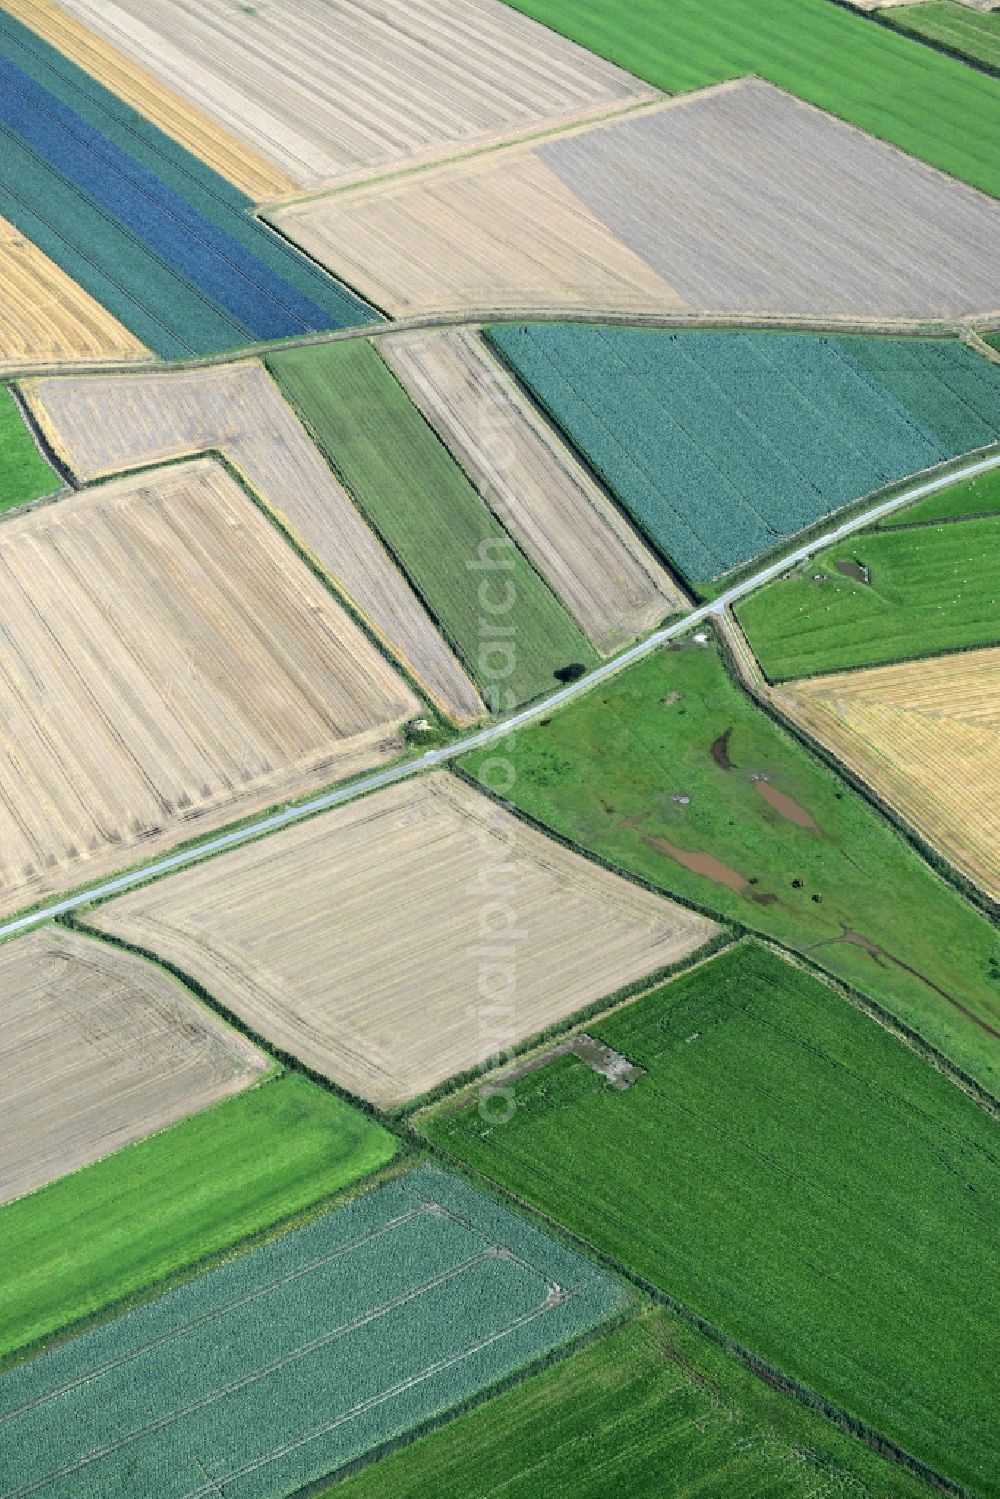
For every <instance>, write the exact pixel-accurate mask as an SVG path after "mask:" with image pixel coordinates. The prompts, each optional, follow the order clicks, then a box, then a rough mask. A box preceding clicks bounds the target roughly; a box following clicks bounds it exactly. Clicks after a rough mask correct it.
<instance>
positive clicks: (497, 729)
mask: <svg viewBox="0 0 1000 1499" xmlns="http://www.w3.org/2000/svg"><path fill="white" fill-rule="evenodd" d="M994 468H1000V454H994V455H992V456H991V457H988V458H980V459H977V461H976V462H974V463H967V464H966V465H965V466H964V467H962V468H958V469H952V470H950V471H949V472H948V473H947V474H944V475H942V476H941V477H940V478H936V479H925V480H922V481H921V482H920V483H918V484H911V485H910V486H909V487H908V488H906V489H903V490H901V491H900V492H899V493H898V494H896V495H894V496H893V497H892V499H889V500H882V501H881V502H880V503H879V504H877V505H872V506H871V507H870V508H869V509H867V510H864V511H863V512H862V513H861V514H860V515H855V516H853V517H852V518H851V519H850V520H847V521H844V522H843V524H842V525H839V526H836V527H835V528H834V529H833V530H832V531H827V532H825V533H824V534H823V535H822V536H818V537H816V539H815V540H814V541H810V542H808V543H807V544H806V545H805V546H800V547H796V548H794V549H793V550H792V551H789V552H786V553H785V554H784V555H783V556H782V557H781V558H780V559H779V560H778V561H777V562H772V563H771V564H770V565H769V566H767V567H764V568H761V570H760V572H757V573H754V574H753V576H752V577H749V578H746V579H744V581H743V582H742V583H736V584H734V585H733V587H732V588H729V589H727V590H726V592H725V593H723V594H720V596H719V597H718V598H717V599H714V600H713V601H712V603H710V604H702V605H700V606H699V607H698V608H697V609H692V610H691V612H690V613H689V614H686V615H684V617H683V618H682V619H678V620H675V621H674V623H673V624H670V625H667V626H666V627H665V628H664V629H662V630H657V631H656V633H655V634H654V635H650V636H649V637H648V639H646V640H643V641H641V642H640V643H639V644H638V645H634V646H632V647H631V648H630V649H629V650H627V651H623V652H622V653H621V655H620V656H615V657H614V659H613V660H611V661H606V662H604V664H603V665H602V666H599V667H597V668H596V670H594V671H591V672H588V673H587V674H586V676H583V677H580V678H579V679H578V680H577V681H576V682H571V683H570V684H569V685H568V686H566V687H562V688H560V689H559V691H558V692H554V693H552V695H551V697H547V698H545V699H544V700H543V701H542V702H538V703H533V704H532V705H531V706H530V707H528V708H524V709H522V710H521V712H519V713H515V714H513V715H512V716H511V717H509V718H505V719H501V720H500V721H499V722H497V723H494V724H490V725H488V727H486V728H485V729H479V730H478V731H477V732H476V733H474V734H469V735H468V736H467V737H466V738H464V739H461V740H457V741H456V742H455V743H454V744H449V745H448V746H447V747H446V748H445V749H439V750H428V751H427V753H426V754H424V755H421V756H420V757H419V758H418V759H415V760H407V761H406V762H405V763H404V764H401V765H396V766H393V767H391V768H390V769H389V770H382V771H379V772H377V773H376V774H375V775H370V776H366V777H365V778H364V779H363V780H360V781H354V782H352V784H351V785H349V786H342V787H341V788H340V789H339V790H337V791H328V792H327V793H326V794H325V795H323V796H317V797H314V798H313V799H312V800H311V801H308V802H303V803H301V804H300V805H299V806H295V807H286V808H285V809H284V811H281V812H275V813H273V814H272V815H271V816H270V817H262V818H260V819H259V820H258V821H256V822H252V823H248V824H247V825H246V826H245V827H241V828H237V829H236V830H235V831H233V832H229V833H220V834H219V835H218V837H216V838H210V839H208V840H207V841H206V842H204V843H200V844H199V845H198V846H197V847H196V848H189V849H185V850H182V851H181V852H180V853H176V854H170V855H169V856H168V857H167V858H164V859H157V860H156V862H155V863H154V864H146V865H144V866H143V867H142V868H140V869H135V870H132V871H131V872H130V873H128V874H123V875H119V876H118V877H117V878H116V879H112V880H105V881H104V882H103V883H101V884H99V885H94V886H92V887H90V888H89V889H86V890H80V891H78V892H77V893H76V894H75V895H70V896H67V897H66V898H65V899H64V900H58V901H55V902H53V903H52V904H51V905H48V906H44V907H42V908H40V909H39V910H37V911H33V912H31V913H30V914H29V915H27V916H21V917H18V918H16V919H15V920H13V921H8V922H6V923H5V924H3V925H0V940H2V939H3V938H4V937H11V936H13V935H14V934H15V933H16V932H23V931H25V930H27V929H28V928H29V927H33V926H38V925H39V923H41V922H43V921H50V920H51V919H52V917H53V916H60V915H62V913H63V912H65V911H72V910H74V909H75V908H76V907H77V906H82V905H86V904H87V903H88V902H89V901H92V900H98V899H100V898H101V897H103V896H106V895H114V894H115V893H117V892H120V891H122V890H129V889H131V887H132V886H134V885H140V884H142V882H143V881H144V880H148V879H150V878H151V877H152V876H154V875H160V874H166V873H168V871H170V870H173V869H183V868H184V866H185V865H186V864H193V863H195V862H196V861H197V860H199V859H204V858H206V857H208V856H209V855H212V854H218V853H222V852H223V850H225V849H228V848H236V847H237V846H238V845H239V844H241V843H248V842H249V841H250V840H251V839H252V838H259V837H260V836H261V834H262V833H272V832H275V831H276V830H277V829H278V828H283V827H288V826H289V824H291V823H294V822H301V821H302V819H303V818H304V817H311V816H313V815H314V813H316V812H322V811H325V810H326V809H327V808H328V807H336V806H338V805H339V804H340V803H341V802H347V801H351V800H352V799H353V798H354V797H356V796H364V795H365V793H366V792H369V791H374V790H376V789H377V788H378V787H380V786H389V785H391V784H392V783H393V782H394V781H402V780H405V779H406V777H407V776H412V775H418V774H419V773H420V772H421V771H423V770H427V769H429V768H430V767H432V766H434V765H441V764H444V763H445V762H447V761H448V760H454V759H456V758H457V757H458V756H459V755H464V754H465V753H466V752H467V751H468V750H470V749H475V748H476V747H477V746H479V745H482V744H490V743H492V742H494V741H497V740H501V739H503V738H504V737H505V736H506V735H507V734H509V733H511V731H512V730H514V729H516V728H518V727H519V726H520V725H521V724H526V723H530V722H531V721H532V720H533V719H536V718H542V717H544V716H545V715H547V714H549V713H551V712H552V711H553V709H555V708H559V707H561V706H562V704H563V703H568V702H570V701H571V700H572V699H573V698H575V697H580V696H581V695H582V694H583V693H584V692H589V690H590V689H591V688H592V687H594V686H596V685H597V683H598V682H603V681H604V680H605V678H606V677H610V676H611V675H613V673H615V672H618V671H621V669H622V667H624V666H628V665H629V664H630V663H631V662H632V661H638V660H639V659H640V658H641V657H642V656H647V655H648V654H649V653H650V651H655V650H656V649H657V648H658V647H659V646H661V645H663V644H664V642H665V641H668V640H672V639H673V638H674V637H675V636H676V635H681V634H683V633H684V632H685V631H686V630H690V629H692V628H693V627H694V626H695V625H698V624H699V623H701V622H702V621H703V620H707V619H710V618H711V616H712V615H713V614H722V612H723V611H724V610H725V609H726V608H727V607H728V606H729V605H730V604H733V603H735V602H736V600H737V599H741V598H744V597H745V596H746V594H748V593H752V592H753V590H754V589H755V588H759V587H760V586H761V584H762V583H767V582H769V581H770V580H771V579H772V578H776V577H778V576H779V574H781V573H783V572H785V571H786V569H787V568H789V567H793V566H794V565H795V564H796V563H798V562H803V561H804V560H805V559H806V558H807V557H811V556H812V555H813V554H814V553H815V552H819V551H822V550H823V549H824V548H825V547H828V546H831V545H832V544H833V543H834V542H837V541H840V539H841V538H842V537H844V536H850V535H851V534H852V532H854V531H857V530H860V529H861V527H863V526H866V525H868V524H869V523H870V522H872V521H875V520H878V519H879V518H880V517H881V516H883V515H888V514H889V512H890V511H892V510H898V509H899V507H900V506H901V505H907V504H909V503H910V502H911V501H912V500H917V499H920V498H921V497H922V496H924V495H928V494H934V493H935V491H936V490H939V489H945V488H947V487H948V486H949V485H951V484H959V483H961V482H962V480H964V479H972V478H975V476H976V475H977V474H983V473H986V472H988V471H989V470H990V469H994ZM220 878H221V876H220Z"/></svg>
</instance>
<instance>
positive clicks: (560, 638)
mask: <svg viewBox="0 0 1000 1499" xmlns="http://www.w3.org/2000/svg"><path fill="white" fill-rule="evenodd" d="M268 367H269V369H270V370H271V372H272V374H273V375H274V377H275V379H276V380H277V381H278V384H279V385H280V386H281V388H282V390H283V391H284V393H285V395H286V396H287V397H288V399H289V401H290V402H291V404H292V406H293V407H294V409H295V410H296V411H297V412H298V414H299V416H300V417H301V418H302V420H303V421H304V422H305V425H306V427H307V428H308V430H309V431H310V432H311V433H312V435H313V436H314V437H315V439H316V441H317V442H318V444H319V446H320V450H321V451H322V452H323V453H325V455H326V456H327V458H328V459H329V461H330V463H331V464H332V466H333V468H334V470H335V472H336V473H337V474H338V475H339V476H340V478H341V479H342V480H343V482H344V483H345V485H346V486H347V489H348V490H349V492H350V493H351V495H352V496H353V497H354V499H355V500H356V501H357V504H358V506H359V508H360V509H361V511H362V512H363V514H364V515H365V516H366V517H367V518H368V520H369V521H370V522H371V524H372V526H373V527H374V528H375V531H376V532H377V533H378V535H379V536H380V537H381V538H382V541H383V542H384V543H385V545H386V546H387V548H388V549H389V551H390V552H391V553H392V555H393V556H395V557H398V558H399V559H400V561H401V563H402V565H403V567H404V568H405V570H406V572H407V574H408V576H409V578H410V580H411V582H412V584H413V587H414V589H415V590H416V592H417V593H418V595H419V596H420V598H421V599H422V600H423V601H424V603H425V604H426V606H427V608H428V610H429V611H430V613H431V615H432V617H433V618H434V619H435V620H436V621H437V622H438V624H439V626H440V628H441V631H442V633H443V635H444V637H445V639H446V640H447V641H448V642H449V643H450V644H451V645H452V646H453V648H454V650H455V653H456V654H457V656H458V657H459V659H460V661H461V662H462V663H463V665H464V666H465V668H466V670H467V671H468V672H469V674H470V676H471V677H472V678H473V679H474V680H475V681H476V683H477V685H478V687H479V689H480V691H482V692H483V694H484V696H485V698H486V700H487V701H488V703H489V706H490V707H491V708H493V709H494V710H495V711H498V710H499V708H500V707H502V706H503V707H511V706H513V704H514V703H520V702H524V701H526V700H528V699H530V698H534V697H538V696H540V695H541V694H542V693H544V692H545V691H546V689H552V688H553V687H554V685H555V684H556V677H555V673H556V672H557V671H559V670H560V669H562V668H564V667H567V666H571V665H579V666H593V665H595V664H596V662H597V652H596V651H595V650H594V648H593V646H592V645H591V644H590V643H589V641H588V640H587V639H586V638H585V636H584V635H583V632H582V631H581V630H580V629H579V628H578V626H577V625H576V623H575V622H574V621H573V620H572V619H571V618H570V615H569V613H568V612H567V610H566V609H565V608H564V606H563V605H562V604H561V603H560V602H559V600H558V599H557V598H556V596H555V594H554V593H553V592H552V590H551V589H550V588H549V586H548V584H547V583H546V582H545V581H544V579H543V578H541V577H540V576H539V575H538V573H536V572H535V571H534V569H533V568H532V567H531V565H530V563H529V562H528V560H527V558H526V557H525V556H524V554H523V553H522V552H521V551H519V550H518V548H517V545H516V543H515V542H514V541H512V539H511V538H510V537H509V536H508V534H507V532H506V531H505V530H504V528H503V526H502V525H501V524H500V522H499V521H498V520H497V518H496V516H495V515H494V514H493V512H492V511H491V510H490V508H489V506H488V505H487V504H486V503H485V502H484V501H483V500H482V499H481V498H480V496H479V495H478V494H477V493H476V491H475V489H474V488H473V487H472V484H471V483H470V481H469V479H468V478H467V477H466V475H465V474H464V473H463V472H462V470H461V469H460V468H459V467H458V465H457V464H456V463H455V461H454V459H453V458H452V457H451V455H450V454H449V452H448V450H447V448H446V447H445V446H444V444H443V443H442V442H441V441H440V439H439V438H438V437H437V435H436V434H435V433H434V431H433V430H432V429H431V428H430V427H429V426H428V425H427V423H426V422H425V420H424V418H423V417H422V416H421V415H420V412H419V411H418V410H417V408H416V407H415V406H414V405H413V403H412V402H411V401H410V399H409V397H408V396H407V394H406V392H405V391H404V389H403V387H402V386H401V385H400V383H399V381H398V380H397V379H396V377H395V376H394V375H393V373H392V371H391V370H390V369H389V368H388V366H387V365H386V364H385V363H384V362H383V360H382V359H381V358H380V357H379V354H378V351H377V349H376V348H375V347H374V345H372V344H370V343H368V342H367V341H365V340H363V339H351V340H350V341H349V342H347V341H345V342H343V343H331V344H325V345H317V346H315V347H311V348H303V349H289V350H288V351H287V352H284V353H280V354H274V355H271V356H270V358H269V359H268ZM497 574H499V576H496V575H497ZM484 599H485V600H486V602H485V603H484V602H483V600H484ZM498 627H499V631H500V633H499V638H498V634H497V631H498Z"/></svg>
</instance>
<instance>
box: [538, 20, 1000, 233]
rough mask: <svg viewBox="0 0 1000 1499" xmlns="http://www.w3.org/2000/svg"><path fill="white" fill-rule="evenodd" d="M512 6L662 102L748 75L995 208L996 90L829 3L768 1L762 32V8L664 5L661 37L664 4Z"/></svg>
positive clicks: (999, 182) (998, 185) (999, 166)
mask: <svg viewBox="0 0 1000 1499" xmlns="http://www.w3.org/2000/svg"><path fill="white" fill-rule="evenodd" d="M511 3H512V4H513V6H514V8H515V9H517V10H519V11H522V12H523V13H524V14H525V15H528V16H531V17H533V19H534V20H536V21H540V22H541V23H542V25H543V26H551V27H552V28H553V30H555V31H558V32H561V33H562V34H563V35H564V36H568V37H571V38H572V39H573V41H575V42H579V43H580V45H581V46H583V47H589V48H590V49H591V50H592V51H594V52H596V53H597V54H598V56H600V57H607V58H609V59H610V60H611V61H612V62H616V63H617V64H618V65H619V67H622V68H627V69H628V71H629V72H630V73H635V74H636V75H637V76H638V77H639V78H645V79H646V80H647V81H648V82H649V83H651V84H653V85H654V86H655V87H656V88H659V89H663V90H664V92H665V93H668V94H673V93H682V92H684V91H685V90H687V89H699V88H704V87H705V86H706V85H707V84H711V83H719V82H720V81H721V80H722V79H725V78H736V77H739V76H740V75H741V74H746V73H755V74H757V75H758V76H759V77H761V78H766V79H767V80H768V82H770V83H773V84H777V86H778V87H779V88H783V89H787V90H788V92H789V93H791V94H795V95H797V96H798V97H799V98H800V99H805V100H808V102H809V103H810V104H815V105H818V107H819V108H820V109H825V110H829V112H830V113H831V114H834V115H839V116H840V117H841V119H844V120H849V121H850V122H851V124H852V125H857V126H859V127H860V128H861V129H862V130H866V131H868V132H869V133H870V134H871V135H875V136H878V137H880V138H881V139H882V140H885V141H889V142H890V143H891V144H892V145H894V146H898V147H899V148H900V149H901V150H903V151H905V152H907V153H908V154H909V155H911V156H916V157H920V158H921V159H922V160H923V161H926V162H929V163H930V164H931V165H932V166H935V167H939V168H940V170H941V171H943V172H948V173H950V175H951V176H953V177H957V178H959V179H960V180H961V181H963V182H968V183H971V184H972V186H973V187H978V188H981V189H982V190H983V191H984V192H987V193H992V194H993V196H994V197H997V196H1000V161H998V159H997V153H996V151H995V150H994V148H993V143H994V142H995V141H996V140H997V139H998V138H1000V88H998V87H997V83H996V80H994V79H992V78H986V77H984V76H982V75H981V74H979V73H977V72H975V71H974V70H973V69H971V68H968V67H967V66H966V65H965V64H964V63H962V62H959V61H958V59H956V58H952V57H945V56H944V55H943V54H941V53H938V52H934V51H932V50H931V48H929V47H924V46H921V45H920V43H918V42H916V41H915V40H913V39H912V38H911V37H905V36H899V35H896V34H895V33H894V32H892V31H889V30H888V29H887V28H885V27H883V26H876V25H873V24H872V23H871V22H870V21H868V20H867V19H866V18H865V17H863V16H852V15H851V14H850V13H849V12H848V11H845V10H844V9H843V8H842V7H840V6H839V5H835V4H832V3H831V0H768V12H767V25H766V26H762V25H761V17H760V4H759V0H714V4H713V5H712V6H711V7H710V8H706V6H705V5H704V3H703V0H671V3H670V21H669V25H665V24H664V20H663V9H662V5H663V0H633V3H632V4H631V5H629V7H628V9H627V10H623V8H622V6H621V5H620V4H619V0H511ZM958 120H961V121H962V125H961V128H956V121H958ZM797 211H798V209H797V208H796V207H794V206H793V207H790V208H789V210H788V212H789V214H794V213H796V212H797ZM893 211H895V205H893ZM784 222H785V224H786V225H787V224H788V223H789V219H788V218H786V219H785V221H784Z"/></svg>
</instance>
